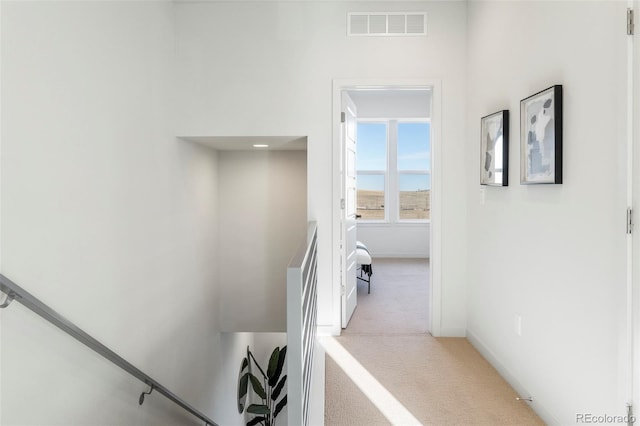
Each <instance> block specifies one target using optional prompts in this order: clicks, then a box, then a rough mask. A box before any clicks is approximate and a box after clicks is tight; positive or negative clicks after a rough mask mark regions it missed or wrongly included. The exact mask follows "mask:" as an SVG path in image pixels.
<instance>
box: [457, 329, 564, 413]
mask: <svg viewBox="0 0 640 426" xmlns="http://www.w3.org/2000/svg"><path fill="white" fill-rule="evenodd" d="M466 335H467V340H469V342H470V343H471V345H473V347H474V348H476V350H477V351H478V352H480V354H481V355H482V356H483V357H484V359H486V360H487V361H488V362H489V364H491V365H492V366H493V368H495V369H496V370H498V373H499V374H500V375H501V376H502V378H503V379H505V380H506V381H507V383H509V384H510V385H511V387H512V388H513V389H514V390H515V391H516V393H517V395H514V396H513V397H514V399H515V398H516V396H520V397H528V396H531V394H530V393H529V392H528V391H527V390H526V389H525V387H524V386H523V385H522V384H521V383H520V381H519V380H518V379H517V377H516V376H515V375H514V374H512V373H511V371H509V369H507V368H506V367H505V366H504V364H503V363H502V362H501V361H500V360H499V359H498V357H497V356H496V355H495V354H494V353H493V351H492V350H491V349H489V347H488V346H487V345H485V344H484V342H482V341H481V340H480V339H479V338H478V336H476V335H475V334H474V333H473V331H471V330H469V329H467V330H466ZM523 403H525V402H523ZM526 403H527V404H529V406H530V407H531V408H532V409H533V411H535V412H536V414H537V415H538V416H539V417H540V418H541V419H542V421H543V422H545V424H547V425H560V422H559V421H558V419H557V418H556V417H555V416H554V415H553V414H551V412H549V411H548V410H547V409H546V408H545V407H543V406H542V404H540V402H539V401H538V400H537V399H536V398H535V397H534V398H533V402H526Z"/></svg>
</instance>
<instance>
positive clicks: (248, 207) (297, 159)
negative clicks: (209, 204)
mask: <svg viewBox="0 0 640 426" xmlns="http://www.w3.org/2000/svg"><path fill="white" fill-rule="evenodd" d="M218 156H219V163H218V165H219V168H218V173H219V175H218V185H219V188H218V194H219V202H220V206H219V216H218V224H219V229H220V231H219V245H218V253H219V272H218V280H219V283H220V299H219V302H218V305H217V306H218V310H219V312H220V327H221V330H222V331H234V332H238V331H286V328H287V307H286V302H287V294H286V293H287V277H286V275H287V266H288V265H289V261H290V260H291V257H292V256H293V255H294V254H295V252H296V250H297V249H298V247H299V246H300V244H301V243H302V242H303V241H304V240H305V236H306V232H307V219H306V218H307V152H306V151H261V152H256V151H219V154H218Z"/></svg>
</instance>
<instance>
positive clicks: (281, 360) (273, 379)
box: [269, 346, 287, 386]
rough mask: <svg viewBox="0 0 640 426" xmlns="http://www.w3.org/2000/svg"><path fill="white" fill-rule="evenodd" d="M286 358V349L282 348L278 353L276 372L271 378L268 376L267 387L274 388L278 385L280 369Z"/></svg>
mask: <svg viewBox="0 0 640 426" xmlns="http://www.w3.org/2000/svg"><path fill="white" fill-rule="evenodd" d="M286 356H287V347H286V346H284V347H283V348H282V349H281V350H280V352H279V353H278V365H277V366H276V371H275V372H274V374H273V377H271V376H269V386H275V385H276V383H278V379H280V375H281V374H282V368H283V367H284V360H285V358H286Z"/></svg>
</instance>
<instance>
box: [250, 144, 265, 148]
mask: <svg viewBox="0 0 640 426" xmlns="http://www.w3.org/2000/svg"><path fill="white" fill-rule="evenodd" d="M253 147H254V148H269V145H265V144H263V143H254V144H253Z"/></svg>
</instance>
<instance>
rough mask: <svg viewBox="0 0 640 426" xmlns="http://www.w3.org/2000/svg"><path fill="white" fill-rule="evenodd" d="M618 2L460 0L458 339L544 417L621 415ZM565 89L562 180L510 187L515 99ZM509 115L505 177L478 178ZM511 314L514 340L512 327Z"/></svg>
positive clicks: (621, 63)
mask: <svg viewBox="0 0 640 426" xmlns="http://www.w3.org/2000/svg"><path fill="white" fill-rule="evenodd" d="M625 11H626V4H625V3H624V2H469V13H468V25H469V28H468V52H469V64H468V70H469V72H468V88H469V90H468V96H467V99H468V103H467V105H468V110H467V111H468V126H467V138H466V152H467V157H466V165H467V170H468V173H467V182H466V186H467V188H468V191H467V197H468V202H467V206H468V215H467V220H468V229H469V240H468V249H467V253H468V257H467V263H468V277H469V293H468V335H469V337H470V338H471V339H472V340H473V342H474V343H475V344H476V345H477V346H478V347H479V348H480V349H481V350H482V351H484V353H485V354H486V355H488V356H489V357H490V359H491V360H492V361H493V362H494V363H495V365H497V366H498V367H499V369H500V370H501V371H502V372H503V373H505V374H506V375H507V377H509V378H510V379H511V380H512V382H513V383H514V384H515V385H516V388H517V390H519V391H520V392H522V393H524V394H525V396H532V397H533V400H534V403H533V407H534V408H535V409H536V410H537V411H538V412H539V413H540V414H541V415H543V416H544V419H545V420H546V421H547V422H549V423H551V424H563V425H566V424H573V423H575V422H576V414H577V413H593V414H594V415H595V414H598V415H600V414H609V415H623V414H625V403H626V399H625V394H624V376H623V374H624V349H625V348H624V346H625V335H624V330H625V327H624V315H625V301H624V295H625V275H624V265H625V263H624V262H625V229H624V218H625V204H624V194H625V186H624V182H625V181H624V176H625V155H626V153H625V148H624V143H625V139H624V136H625V133H624V124H625V116H626V112H625V99H626V95H625V81H626V75H625V71H626V65H625V64H626V62H625V55H624V53H625V46H626V40H625V37H626V36H625ZM553 84H562V85H563V87H564V133H563V134H564V167H563V168H564V183H563V184H562V185H537V186H535V185H532V186H524V185H520V184H519V172H520V166H519V158H520V157H519V155H520V146H519V141H520V134H519V131H520V122H519V115H520V109H519V101H520V100H521V99H523V98H525V97H527V96H529V95H531V94H533V93H535V92H537V91H540V90H542V89H545V88H547V87H549V86H551V85H553ZM500 109H509V110H510V111H511V131H510V135H509V137H510V146H511V149H510V158H509V161H510V164H511V165H512V167H511V170H510V172H511V178H510V182H511V184H510V186H509V187H506V188H494V187H490V188H486V201H485V202H484V203H482V202H481V197H480V185H479V182H478V173H477V170H478V167H479V161H478V158H479V155H480V154H479V147H480V141H479V140H478V129H479V126H480V117H482V116H485V115H487V114H489V113H492V112H495V111H497V110H500ZM516 315H520V316H521V317H522V336H521V337H519V336H517V335H516V333H515V330H514V321H515V316H516Z"/></svg>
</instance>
